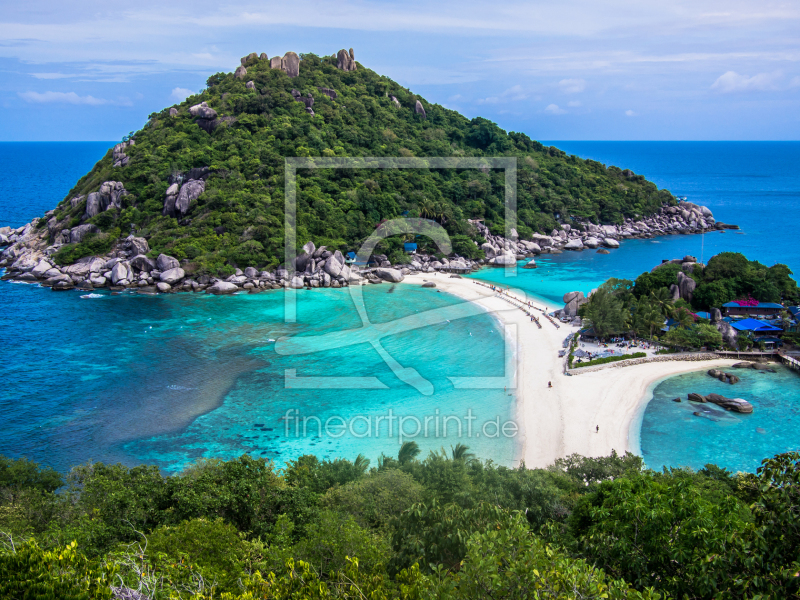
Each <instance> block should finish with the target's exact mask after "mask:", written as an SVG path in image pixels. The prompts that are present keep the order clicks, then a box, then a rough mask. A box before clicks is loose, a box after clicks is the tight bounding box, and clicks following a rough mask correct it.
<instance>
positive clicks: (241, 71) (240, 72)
mask: <svg viewBox="0 0 800 600" xmlns="http://www.w3.org/2000/svg"><path fill="white" fill-rule="evenodd" d="M233 76H234V77H236V79H244V78H245V77H247V69H246V68H245V67H244V65H242V66H240V67H237V68H236V71H234V73H233Z"/></svg>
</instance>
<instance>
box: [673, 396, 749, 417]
mask: <svg viewBox="0 0 800 600" xmlns="http://www.w3.org/2000/svg"><path fill="white" fill-rule="evenodd" d="M689 402H698V403H706V402H710V403H711V404H716V405H717V406H721V407H722V408H724V409H725V410H732V411H734V412H738V413H745V414H749V413H751V412H753V405H752V404H750V403H749V402H748V401H747V400H743V399H742V398H726V397H725V396H721V395H720V394H708V395H707V396H703V395H701V394H695V393H692V394H689ZM695 414H697V413H695Z"/></svg>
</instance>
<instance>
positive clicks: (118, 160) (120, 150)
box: [111, 140, 136, 167]
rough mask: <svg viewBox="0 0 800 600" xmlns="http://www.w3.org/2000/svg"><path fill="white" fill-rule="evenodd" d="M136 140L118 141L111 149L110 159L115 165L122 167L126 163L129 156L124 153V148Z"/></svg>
mask: <svg viewBox="0 0 800 600" xmlns="http://www.w3.org/2000/svg"><path fill="white" fill-rule="evenodd" d="M135 143H136V142H135V141H134V140H128V141H127V142H120V143H119V144H117V145H116V146H114V148H113V150H111V161H112V163H113V166H115V167H124V166H126V165H127V164H128V161H129V158H128V156H127V155H126V154H125V149H126V148H129V147H130V146H133V145H134V144H135Z"/></svg>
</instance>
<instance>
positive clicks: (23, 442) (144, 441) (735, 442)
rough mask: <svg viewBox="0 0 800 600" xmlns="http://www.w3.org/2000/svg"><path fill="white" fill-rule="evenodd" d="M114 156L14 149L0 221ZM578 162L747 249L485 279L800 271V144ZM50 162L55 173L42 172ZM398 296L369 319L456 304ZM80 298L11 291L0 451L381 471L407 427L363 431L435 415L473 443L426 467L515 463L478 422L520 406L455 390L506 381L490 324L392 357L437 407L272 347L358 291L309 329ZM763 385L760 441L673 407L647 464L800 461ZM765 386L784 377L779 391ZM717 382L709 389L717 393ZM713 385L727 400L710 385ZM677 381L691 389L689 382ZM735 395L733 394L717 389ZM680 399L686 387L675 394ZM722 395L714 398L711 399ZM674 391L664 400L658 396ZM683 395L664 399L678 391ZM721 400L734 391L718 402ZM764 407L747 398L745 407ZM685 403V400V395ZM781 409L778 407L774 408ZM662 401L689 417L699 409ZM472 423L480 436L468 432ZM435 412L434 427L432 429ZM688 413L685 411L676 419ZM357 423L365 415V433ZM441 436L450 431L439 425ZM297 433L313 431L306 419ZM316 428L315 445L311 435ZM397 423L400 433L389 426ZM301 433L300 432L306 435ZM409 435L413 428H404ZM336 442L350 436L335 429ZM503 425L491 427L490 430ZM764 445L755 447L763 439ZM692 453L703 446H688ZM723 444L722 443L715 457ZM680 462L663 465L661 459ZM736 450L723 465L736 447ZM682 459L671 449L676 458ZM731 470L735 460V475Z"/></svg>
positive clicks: (615, 150)
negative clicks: (608, 167) (744, 268)
mask: <svg viewBox="0 0 800 600" xmlns="http://www.w3.org/2000/svg"><path fill="white" fill-rule="evenodd" d="M111 145H113V144H111V143H109V144H104V143H61V144H58V143H55V144H49V143H30V144H9V143H0V164H2V165H3V167H4V168H3V169H2V170H0V224H10V225H15V226H18V225H21V224H23V223H25V222H27V221H28V220H30V219H31V218H32V217H34V216H37V215H41V214H42V213H43V212H44V211H45V210H47V209H49V208H52V207H53V206H54V205H55V204H56V203H57V202H58V201H59V200H60V199H62V198H63V197H64V196H65V195H66V193H67V192H68V191H69V189H70V187H71V186H72V185H73V184H74V183H75V181H77V179H78V178H79V177H80V176H81V175H82V174H84V173H85V172H86V171H87V170H89V169H90V168H91V166H92V165H93V164H94V162H95V161H96V160H98V159H99V158H100V157H101V156H102V155H103V154H104V153H105V151H106V150H107V149H108V147H110V146H111ZM555 145H557V146H559V147H562V148H564V149H565V150H566V151H568V152H572V153H577V154H579V155H581V156H586V157H590V158H594V159H596V160H600V161H602V162H605V163H607V164H610V163H615V164H619V165H621V166H624V167H630V168H632V169H633V170H635V171H636V172H638V173H642V174H644V175H646V176H647V177H648V178H650V179H653V180H654V181H656V182H657V183H658V184H659V185H661V186H663V187H668V188H669V189H670V190H672V191H673V192H674V193H675V194H677V195H684V194H685V195H688V196H689V199H690V200H693V201H696V202H700V203H703V204H708V205H709V206H710V207H711V208H712V210H714V213H715V216H716V217H717V218H718V219H719V220H722V221H726V222H733V223H738V224H740V225H741V226H742V227H743V228H744V232H743V234H742V235H738V234H734V233H730V232H728V233H724V234H721V233H714V234H708V235H706V236H669V237H664V238H659V239H655V240H633V241H627V242H624V243H623V248H622V249H620V250H618V251H612V253H611V254H609V255H598V254H596V253H594V252H582V253H564V254H562V255H553V256H543V257H540V258H539V259H537V262H538V263H539V265H540V268H539V269H536V270H532V271H527V270H520V271H519V272H518V277H515V278H513V279H511V278H509V279H506V278H505V275H504V271H503V270H502V269H496V270H484V271H481V273H480V274H479V275H478V277H480V278H482V279H486V280H491V281H496V282H499V283H506V284H509V285H513V286H515V287H519V288H522V289H524V290H527V291H529V292H531V293H534V294H536V295H538V296H541V297H544V298H546V299H548V300H550V301H551V302H552V303H553V306H552V307H553V308H555V307H556V306H559V305H560V300H561V296H562V295H563V294H564V293H565V292H567V291H571V290H583V291H586V292H588V291H589V290H590V289H592V288H594V287H596V286H597V285H599V284H600V283H602V282H603V281H604V280H605V279H607V278H608V277H611V276H614V277H627V278H634V277H636V276H637V275H638V274H639V273H641V272H642V271H645V270H649V269H650V268H652V267H653V266H654V265H656V264H658V263H660V262H661V260H662V259H664V258H674V257H677V256H683V255H684V254H694V255H696V256H698V258H700V257H701V256H703V257H705V258H708V257H709V256H711V255H712V254H713V253H716V252H719V251H721V250H739V251H742V252H745V253H746V254H747V255H748V256H750V257H751V258H758V259H759V260H761V261H762V262H765V263H766V264H773V263H774V262H776V261H778V260H779V261H781V262H785V263H787V264H789V266H790V267H791V268H794V269H800V248H798V247H797V245H796V243H795V241H794V234H793V232H794V231H796V230H797V228H798V226H799V225H800V223H798V220H800V217H798V212H797V210H796V209H797V206H798V200H800V175H799V174H798V170H797V169H796V165H797V164H799V163H800V144H797V143H774V144H773V143H747V144H737V143H711V144H708V143H686V144H683V143H639V142H631V143H619V142H613V143H604V142H563V143H561V142H559V143H555ZM42 165H47V176H46V177H45V176H43V175H42V173H43V170H42ZM390 289H391V288H390V287H389V286H387V285H381V286H371V287H368V288H366V289H365V290H364V291H365V298H366V304H367V307H368V310H369V314H370V315H371V318H372V320H373V321H376V322H384V321H390V320H392V319H395V318H398V317H402V316H405V315H410V314H412V313H413V312H416V311H425V310H427V309H432V308H436V307H441V306H445V305H451V304H454V303H457V302H458V301H457V300H456V299H454V298H451V297H448V296H446V295H445V294H440V293H437V292H436V290H427V289H426V290H423V289H420V288H410V287H408V286H398V287H397V288H395V289H394V291H393V292H392V293H389V292H390ZM80 296H81V295H80V293H78V292H70V293H59V294H56V293H53V292H50V291H49V290H47V289H42V288H37V287H34V286H29V285H22V284H11V283H6V282H2V283H0V307H2V310H0V327H2V331H3V340H4V345H3V356H4V360H3V361H2V362H0V377H2V381H3V387H2V389H0V422H1V423H3V424H4V428H3V433H2V435H0V454H6V455H10V456H21V455H25V456H28V457H30V458H32V459H35V460H39V461H42V462H45V463H47V464H50V465H53V466H56V467H58V468H60V469H65V468H67V467H68V466H70V465H73V464H76V463H80V462H84V461H86V460H89V459H94V460H103V461H121V462H123V463H125V464H131V465H132V464H139V463H141V462H148V463H155V464H158V465H160V466H161V467H162V468H164V469H165V470H176V469H180V468H182V466H184V465H185V464H187V463H188V462H191V461H193V460H195V459H196V458H198V457H200V456H220V457H231V456H236V455H238V454H241V453H242V452H250V453H253V454H255V455H257V456H266V457H270V458H274V459H275V460H276V461H278V463H279V464H280V463H282V461H284V460H286V459H290V458H293V457H296V456H298V455H300V454H302V453H304V452H313V453H315V454H317V455H318V456H321V457H325V456H328V457H335V456H344V457H353V456H355V455H356V454H357V453H359V452H363V453H364V454H365V455H367V456H368V457H370V458H371V459H373V460H374V459H375V458H377V456H378V455H379V454H380V453H381V452H386V453H387V454H394V453H395V452H396V450H397V448H398V446H399V440H398V436H397V432H396V430H395V431H394V436H393V437H391V438H389V436H388V421H387V420H384V421H381V422H380V424H379V425H378V426H377V433H376V431H375V430H373V432H372V435H369V436H366V435H364V433H365V430H364V429H363V427H365V426H366V423H370V424H372V425H373V426H374V424H375V420H376V418H377V417H381V416H383V417H386V416H387V415H388V411H389V409H392V411H393V414H394V415H395V416H409V415H416V416H417V417H420V418H422V419H424V417H425V416H428V417H430V418H431V419H432V421H431V422H430V423H431V427H430V431H433V427H434V425H433V424H434V423H435V422H436V421H435V418H436V417H437V416H439V417H442V418H443V417H444V416H458V417H460V422H461V424H462V427H463V429H462V436H461V437H458V436H456V435H453V434H454V432H455V427H456V426H457V423H456V422H455V421H453V420H450V421H449V424H450V430H449V433H448V435H447V437H446V438H445V437H443V436H442V432H441V430H440V434H439V436H438V437H437V436H435V432H434V433H431V435H429V437H428V438H425V437H424V436H423V434H422V433H421V434H420V435H419V436H418V437H416V438H414V439H415V440H416V441H418V442H419V443H420V445H421V446H422V447H423V449H424V452H427V451H428V450H436V449H439V448H440V447H441V446H445V447H447V448H449V446H450V445H451V444H455V443H457V442H463V443H466V444H468V445H469V446H470V447H471V448H472V450H473V451H475V453H476V454H477V455H478V456H480V457H482V458H491V459H494V460H496V461H497V462H500V463H502V464H512V462H513V456H514V448H515V444H517V443H520V442H521V440H519V439H517V438H506V437H502V436H501V437H500V438H495V437H486V435H483V436H478V435H476V434H477V433H480V429H481V425H479V424H486V423H488V422H489V421H494V420H495V419H497V418H499V419H500V422H501V423H503V422H505V421H506V420H507V419H511V418H513V415H514V409H515V407H514V397H513V396H509V395H508V393H509V392H508V391H506V390H503V389H500V387H499V386H498V387H496V388H494V389H485V390H474V389H472V390H470V389H467V390H462V389H455V388H454V386H453V382H452V381H451V380H450V379H449V377H458V376H489V377H498V376H500V375H502V373H503V364H504V357H506V358H507V356H506V355H507V352H506V348H505V344H504V342H503V340H502V338H501V337H500V336H499V335H498V332H497V328H496V325H495V322H494V321H493V320H492V319H491V318H490V317H489V316H488V315H479V316H475V317H470V318H467V319H459V320H452V321H451V323H449V324H447V323H445V324H436V325H431V326H429V327H427V328H424V329H417V330H414V331H409V332H406V333H399V334H394V335H391V336H388V337H386V338H384V340H383V346H384V348H385V349H386V350H387V351H388V352H389V353H390V355H391V356H392V357H394V358H395V359H396V360H397V361H398V362H399V363H400V365H402V366H403V367H411V368H414V369H417V370H418V371H419V373H420V374H421V375H422V376H423V377H425V378H426V379H428V380H429V381H430V382H432V384H433V386H434V389H435V392H434V394H433V395H424V394H421V393H419V392H417V391H416V390H415V389H414V388H412V387H410V386H408V385H406V384H404V383H402V382H400V380H399V379H398V378H397V377H396V376H395V375H394V374H393V373H392V372H391V371H390V369H389V368H388V367H387V365H386V363H385V362H383V361H382V360H381V359H380V357H379V355H378V353H377V352H376V350H375V349H373V348H371V347H369V346H368V345H366V344H361V345H353V346H349V347H344V348H339V349H336V350H328V351H325V352H320V353H317V354H312V355H304V356H281V355H279V354H277V353H276V352H275V349H274V344H273V343H272V342H269V341H268V340H270V339H278V338H279V337H280V336H282V335H295V334H302V335H319V334H322V333H326V332H332V331H337V330H341V329H346V328H355V327H359V326H360V320H358V317H357V313H356V311H355V309H354V307H353V305H352V301H351V300H350V296H349V294H348V293H347V292H346V291H343V290H317V291H313V292H303V293H301V294H300V296H299V297H300V304H299V313H298V314H299V317H300V318H299V322H298V324H296V325H287V324H285V323H284V322H283V293H282V292H269V293H264V294H258V295H239V296H236V297H230V298H216V297H208V296H204V295H171V296H158V297H145V296H134V295H131V294H121V295H110V294H103V297H102V298H95V299H84V298H81V297H80ZM287 370H295V371H296V376H297V377H312V376H323V375H324V376H327V377H331V376H333V377H354V376H356V377H358V376H361V377H367V376H373V375H374V376H376V377H377V378H378V379H379V380H380V382H382V384H383V385H385V386H386V388H385V389H378V390H372V389H370V390H365V389H345V390H341V389H333V390H332V389H287V388H286V385H285V382H286V371H287ZM753 376H754V377H762V378H764V379H762V380H759V381H761V382H762V385H761V386H755V385H754V386H753V387H752V389H748V388H747V387H746V385H742V384H739V386H738V389H739V390H742V391H741V392H737V395H741V396H742V397H745V398H747V399H748V400H750V401H751V402H753V404H754V405H756V413H755V414H754V415H750V416H751V417H754V418H753V419H749V421H743V422H744V423H748V422H756V420H758V422H759V423H760V422H761V419H764V420H765V422H764V423H763V424H762V425H758V426H757V427H761V428H762V429H764V430H765V431H767V432H769V433H768V434H762V433H760V432H759V431H757V430H756V429H753V430H747V429H746V428H743V427H740V428H739V429H737V428H736V427H734V426H731V425H730V424H729V423H728V422H727V421H726V420H723V419H720V420H718V421H712V420H709V419H699V418H697V417H692V419H696V420H698V421H700V422H699V423H695V422H694V421H691V422H690V423H689V428H687V424H686V423H685V422H684V421H683V420H681V419H678V418H671V419H670V418H666V419H658V418H651V417H652V415H657V414H658V410H660V409H659V403H658V402H657V399H656V400H654V401H653V402H652V403H651V405H650V406H649V407H648V409H647V411H646V413H645V415H644V419H643V427H642V433H641V445H642V450H643V453H644V455H645V457H646V460H647V463H648V465H649V466H653V467H656V468H658V467H659V466H660V464H659V463H661V464H670V465H680V464H689V465H694V466H697V465H700V466H702V463H704V462H707V461H708V460H709V459H706V458H700V457H701V456H705V454H703V452H704V450H703V447H702V445H701V444H697V443H695V442H697V440H691V439H689V440H687V439H686V438H687V437H691V436H689V435H688V434H687V432H688V431H692V430H691V427H706V430H704V435H705V436H706V438H707V439H709V440H715V442H714V443H718V445H719V447H720V448H721V449H722V450H721V451H720V452H718V453H717V454H716V456H717V457H719V458H714V457H713V456H712V457H711V458H710V460H715V461H716V462H718V463H719V464H722V465H723V466H728V467H729V468H740V467H738V466H736V465H737V464H738V463H736V460H740V461H741V464H742V465H744V466H742V467H741V468H748V469H752V468H754V466H757V464H758V461H759V460H760V459H761V458H763V457H764V456H767V455H771V454H774V453H775V452H779V451H782V450H783V449H785V448H787V447H790V446H791V443H792V440H793V439H797V438H798V436H797V433H798V429H797V427H796V425H795V421H793V420H790V419H789V417H791V416H792V415H791V414H790V413H789V412H788V411H789V409H788V408H786V407H790V406H794V405H793V404H792V402H795V401H796V400H795V399H796V398H798V397H800V379H798V376H797V375H795V374H794V373H790V372H786V373H782V374H780V375H779V376H778V377H776V376H762V375H758V374H755V373H754V374H753ZM768 377H769V378H768ZM708 379H709V380H710V378H708ZM710 384H711V385H717V384H715V382H714V381H713V380H712V381H710ZM662 385H674V386H677V388H681V387H683V388H685V389H684V390H683V394H685V393H687V392H688V391H695V388H693V387H692V386H694V385H695V382H693V381H688V380H687V381H684V380H682V379H681V378H674V379H671V380H668V381H667V382H665V383H663V384H662ZM719 385H722V384H719ZM677 388H676V389H677ZM697 391H701V392H703V393H709V392H711V391H715V390H714V389H712V388H711V387H706V388H704V390H697ZM660 393H661V392H660V391H659V389H657V390H656V397H658V394H660ZM670 393H672V392H669V393H667V395H669V394H670ZM721 393H724V392H721ZM748 394H750V395H748ZM675 395H677V394H675ZM776 398H782V400H781V404H780V406H781V407H782V409H783V410H782V411H781V410H777V411H772V412H770V411H768V410H767V409H766V408H765V409H764V410H763V411H760V410H759V406H767V404H768V403H769V402H770V401H771V399H776ZM672 404H674V403H671V402H670V404H669V405H668V406H667V409H668V410H678V411H679V410H684V409H685V407H686V404H685V403H684V404H683V405H675V406H672ZM470 409H471V410H472V416H474V417H475V419H474V420H473V421H470V422H471V423H472V424H473V435H472V436H470V437H466V436H467V433H466V432H467V429H466V428H467V425H468V423H467V422H466V421H465V420H464V417H465V416H467V415H468V412H467V411H469V410H470ZM288 410H297V411H299V412H298V413H291V415H293V416H294V415H295V414H297V415H299V417H300V418H301V419H302V418H303V417H312V416H315V417H318V418H320V419H321V421H322V422H325V421H326V420H328V419H329V418H331V417H335V416H339V417H341V418H342V419H344V422H345V423H348V424H352V425H353V433H347V434H346V435H344V436H342V437H334V436H331V435H325V436H323V437H322V438H315V437H314V436H313V435H308V436H306V437H299V436H296V435H294V431H293V429H292V428H291V427H290V428H289V430H287V429H286V421H285V420H281V418H282V417H284V416H285V415H286V414H287V411H288ZM437 410H438V411H439V412H438V415H437ZM675 414H676V415H677V416H680V415H681V413H675ZM359 415H361V416H362V418H361V419H358V420H354V417H356V416H359ZM438 422H439V424H440V426H441V424H442V419H440V420H439V421H438ZM301 423H302V421H301ZM314 423H315V422H314V421H313V420H309V421H307V424H308V426H307V432H310V433H314V428H315V425H314ZM394 423H395V425H396V424H397V421H394ZM293 424H294V421H290V425H293ZM406 425H407V430H411V431H413V430H414V428H415V426H414V423H413V422H411V421H407V422H406ZM333 429H334V430H335V427H333ZM493 430H494V428H492V427H489V429H488V431H489V433H492V432H493ZM753 431H755V433H753ZM690 442H692V443H690ZM709 447H710V446H709ZM665 448H666V450H665ZM726 449H727V450H726ZM667 450H668V452H667ZM726 461H728V462H726Z"/></svg>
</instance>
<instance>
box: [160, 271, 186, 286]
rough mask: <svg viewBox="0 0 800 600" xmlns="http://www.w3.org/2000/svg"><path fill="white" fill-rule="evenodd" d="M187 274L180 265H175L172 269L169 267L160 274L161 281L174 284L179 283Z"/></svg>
mask: <svg viewBox="0 0 800 600" xmlns="http://www.w3.org/2000/svg"><path fill="white" fill-rule="evenodd" d="M185 276H186V273H185V272H184V271H183V269H181V268H180V267H174V268H172V269H167V270H166V271H163V272H162V273H161V275H160V276H159V279H161V281H163V282H164V283H167V284H169V285H171V286H172V285H175V284H176V283H178V282H179V281H180V280H181V279H183V278H184V277H185Z"/></svg>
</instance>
